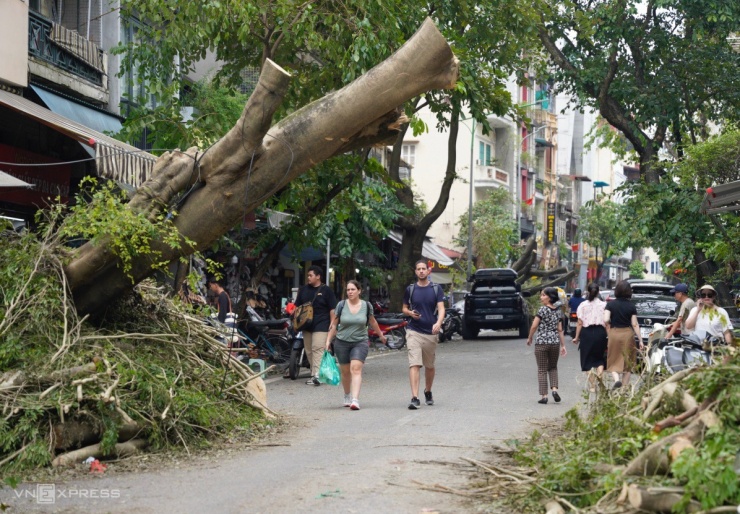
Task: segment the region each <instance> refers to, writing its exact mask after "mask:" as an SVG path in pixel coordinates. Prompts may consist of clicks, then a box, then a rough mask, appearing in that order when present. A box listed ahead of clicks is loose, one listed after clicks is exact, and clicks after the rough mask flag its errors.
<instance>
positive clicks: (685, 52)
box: [540, 0, 740, 182]
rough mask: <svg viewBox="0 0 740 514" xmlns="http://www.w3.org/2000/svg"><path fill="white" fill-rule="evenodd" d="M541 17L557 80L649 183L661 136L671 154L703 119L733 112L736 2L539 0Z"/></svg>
mask: <svg viewBox="0 0 740 514" xmlns="http://www.w3.org/2000/svg"><path fill="white" fill-rule="evenodd" d="M541 18H542V24H541V28H540V38H541V40H542V41H543V43H544V44H545V46H546V48H547V50H548V53H549V54H550V56H551V58H552V60H553V62H554V63H555V65H556V67H557V71H556V73H555V77H556V79H557V81H558V83H559V85H560V86H561V87H562V88H564V90H565V91H566V92H568V93H571V94H572V95H573V96H574V97H575V98H577V99H578V103H579V104H581V105H588V106H592V107H595V108H598V109H599V110H600V113H601V115H602V116H603V117H604V118H605V119H606V120H607V121H608V122H609V123H610V124H611V125H612V126H613V127H616V128H617V129H618V130H620V131H621V132H622V133H623V134H624V135H625V137H626V138H627V139H628V140H629V142H630V143H631V145H632V147H633V148H634V149H635V151H636V152H637V154H638V155H639V157H640V165H641V170H642V171H643V172H645V173H646V174H647V176H648V177H649V180H650V181H651V182H656V181H657V175H655V174H651V172H650V166H651V165H652V164H653V163H654V161H655V160H657V151H658V149H660V148H661V147H663V145H664V144H666V143H670V144H669V146H672V147H674V148H675V149H676V150H677V154H680V152H681V147H683V146H684V145H685V141H684V140H685V139H688V140H690V141H691V142H692V143H696V142H697V141H698V140H700V139H701V137H702V134H703V132H704V130H705V126H706V122H707V121H715V122H718V121H723V120H737V119H738V115H739V114H740V91H739V90H738V88H737V87H736V84H737V83H738V80H740V54H738V53H736V52H733V50H732V47H731V46H730V44H729V42H728V41H727V37H728V36H729V35H730V34H731V33H732V32H733V31H736V30H737V20H738V19H740V4H739V3H738V2H736V1H734V0H712V1H710V2H696V1H695V0H676V1H672V2H656V1H649V2H647V3H646V2H641V1H637V0H626V1H624V0H600V1H597V2H592V1H590V0H573V1H570V2H546V3H543V4H542V9H541Z"/></svg>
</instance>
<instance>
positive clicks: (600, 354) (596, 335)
mask: <svg viewBox="0 0 740 514" xmlns="http://www.w3.org/2000/svg"><path fill="white" fill-rule="evenodd" d="M587 291H588V297H587V298H586V300H585V301H584V302H581V303H580V304H579V305H578V309H577V311H576V312H577V314H578V324H577V325H576V335H575V337H574V338H573V343H575V344H577V345H578V350H579V351H580V352H581V371H585V372H586V375H587V376H588V389H589V391H590V392H592V393H595V392H596V377H598V378H601V374H602V373H603V372H604V367H605V366H606V360H605V359H604V354H605V353H606V344H607V337H606V325H605V323H604V308H605V307H606V302H605V301H603V300H602V299H601V298H600V297H599V285H598V284H596V283H595V282H591V283H590V284H589V285H588V288H587ZM594 368H596V374H595V375H594V374H593V373H592V370H593V369H594Z"/></svg>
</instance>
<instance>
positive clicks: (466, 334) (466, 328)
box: [462, 320, 478, 339]
mask: <svg viewBox="0 0 740 514" xmlns="http://www.w3.org/2000/svg"><path fill="white" fill-rule="evenodd" d="M462 336H463V339H475V338H476V337H478V329H477V328H475V327H472V326H470V324H469V323H465V320H463V324H462Z"/></svg>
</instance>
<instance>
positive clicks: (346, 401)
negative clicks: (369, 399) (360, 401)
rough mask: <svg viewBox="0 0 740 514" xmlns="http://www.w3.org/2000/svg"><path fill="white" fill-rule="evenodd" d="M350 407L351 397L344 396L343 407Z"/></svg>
mask: <svg viewBox="0 0 740 514" xmlns="http://www.w3.org/2000/svg"><path fill="white" fill-rule="evenodd" d="M350 405H352V397H351V396H350V395H349V394H345V395H344V406H345V407H349V406H350Z"/></svg>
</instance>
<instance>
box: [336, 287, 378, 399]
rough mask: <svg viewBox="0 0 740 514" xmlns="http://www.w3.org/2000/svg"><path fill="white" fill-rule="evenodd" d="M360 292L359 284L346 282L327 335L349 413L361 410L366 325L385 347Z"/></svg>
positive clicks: (367, 345)
mask: <svg viewBox="0 0 740 514" xmlns="http://www.w3.org/2000/svg"><path fill="white" fill-rule="evenodd" d="M360 293H362V288H361V287H360V283H359V282H358V281H356V280H348V281H347V299H346V300H341V301H340V302H339V303H337V306H336V308H335V309H334V314H333V315H332V318H331V325H330V327H329V334H328V335H327V336H326V351H329V350H330V348H331V345H332V342H333V344H334V356H335V357H336V358H337V361H338V362H339V373H340V375H341V379H342V388H343V389H344V406H345V407H349V408H350V409H352V410H360V387H361V386H362V367H363V365H364V364H365V359H366V358H367V353H368V350H369V349H370V342H369V341H368V336H367V327H368V325H369V326H370V328H372V329H373V330H374V331H375V333H377V334H380V340H381V341H382V342H383V344H386V340H385V336H384V335H383V333H382V332H381V331H380V327H379V326H378V322H377V321H376V320H375V313H374V312H373V306H372V305H370V302H366V301H363V300H361V299H360ZM334 336H336V339H335V338H334Z"/></svg>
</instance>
